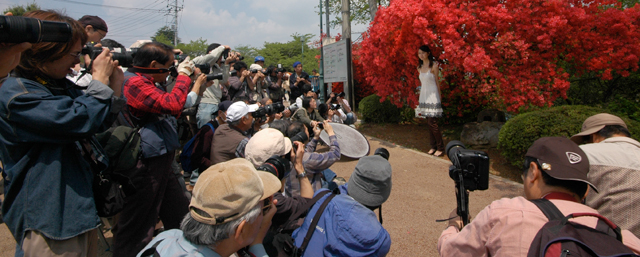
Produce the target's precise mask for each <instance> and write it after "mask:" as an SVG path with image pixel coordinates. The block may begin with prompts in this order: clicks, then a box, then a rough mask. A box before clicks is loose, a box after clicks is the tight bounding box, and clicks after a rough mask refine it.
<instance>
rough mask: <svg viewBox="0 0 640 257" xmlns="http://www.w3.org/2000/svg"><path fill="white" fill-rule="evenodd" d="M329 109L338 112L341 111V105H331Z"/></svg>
mask: <svg viewBox="0 0 640 257" xmlns="http://www.w3.org/2000/svg"><path fill="white" fill-rule="evenodd" d="M329 109H331V110H337V109H340V105H339V104H331V105H330V106H329Z"/></svg>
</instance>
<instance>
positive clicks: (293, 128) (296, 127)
mask: <svg viewBox="0 0 640 257" xmlns="http://www.w3.org/2000/svg"><path fill="white" fill-rule="evenodd" d="M305 130H307V127H306V126H305V125H304V123H302V122H299V121H293V122H291V124H289V127H288V128H287V133H286V134H285V135H287V137H288V138H292V137H293V136H295V135H297V134H298V133H300V132H302V133H304V131H305Z"/></svg>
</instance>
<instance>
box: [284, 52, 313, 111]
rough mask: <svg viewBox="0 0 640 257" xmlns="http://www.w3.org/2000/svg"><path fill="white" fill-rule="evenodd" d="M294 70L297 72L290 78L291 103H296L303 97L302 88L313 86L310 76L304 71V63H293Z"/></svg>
mask: <svg viewBox="0 0 640 257" xmlns="http://www.w3.org/2000/svg"><path fill="white" fill-rule="evenodd" d="M293 69H294V70H295V72H294V73H293V74H291V76H289V87H290V88H291V95H290V97H289V101H291V102H292V103H293V101H296V98H298V97H299V96H300V95H302V93H303V92H302V91H301V90H302V86H303V85H309V86H311V82H310V81H309V74H307V73H306V72H304V71H302V63H301V62H295V63H293Z"/></svg>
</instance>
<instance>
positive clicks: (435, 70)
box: [431, 62, 442, 97]
mask: <svg viewBox="0 0 640 257" xmlns="http://www.w3.org/2000/svg"><path fill="white" fill-rule="evenodd" d="M431 73H432V74H433V78H434V79H435V80H436V88H438V95H440V97H442V94H441V92H440V68H439V66H438V62H433V67H431Z"/></svg>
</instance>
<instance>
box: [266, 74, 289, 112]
mask: <svg viewBox="0 0 640 257" xmlns="http://www.w3.org/2000/svg"><path fill="white" fill-rule="evenodd" d="M267 74H269V76H267V78H266V81H267V92H268V95H269V98H270V99H271V100H272V101H273V102H277V103H281V102H282V100H283V99H284V94H285V92H284V88H283V87H282V82H283V81H284V78H283V77H284V70H283V69H281V68H280V69H278V68H276V67H275V66H273V65H271V66H269V68H267Z"/></svg>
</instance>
